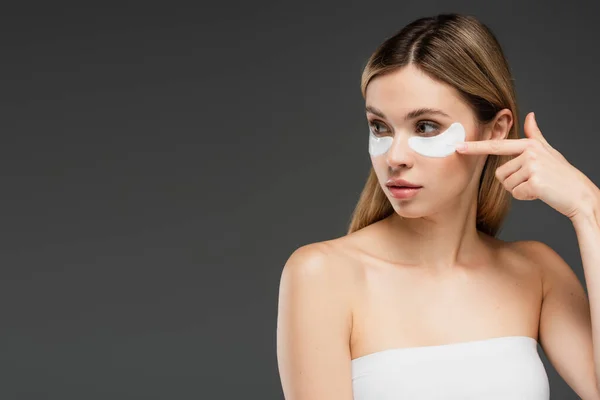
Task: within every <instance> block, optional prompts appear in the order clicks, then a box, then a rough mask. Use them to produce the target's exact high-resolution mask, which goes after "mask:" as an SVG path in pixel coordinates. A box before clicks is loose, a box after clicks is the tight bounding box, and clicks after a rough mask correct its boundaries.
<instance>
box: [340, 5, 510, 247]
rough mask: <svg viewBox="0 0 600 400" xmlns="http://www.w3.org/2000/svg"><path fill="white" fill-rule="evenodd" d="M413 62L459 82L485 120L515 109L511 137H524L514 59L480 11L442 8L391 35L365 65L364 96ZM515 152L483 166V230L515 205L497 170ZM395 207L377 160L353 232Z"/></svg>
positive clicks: (491, 230)
mask: <svg viewBox="0 0 600 400" xmlns="http://www.w3.org/2000/svg"><path fill="white" fill-rule="evenodd" d="M409 64H412V65H413V66H416V67H417V68H419V69H420V70H422V71H423V72H425V73H426V74H428V75H429V76H431V77H432V78H434V79H437V80H439V81H442V82H445V83H447V84H448V85H450V86H452V87H454V88H455V89H456V90H457V91H458V92H459V94H460V95H461V96H462V98H463V99H464V100H465V101H466V103H467V104H469V106H470V107H471V109H472V110H473V111H474V113H475V117H476V119H477V120H478V122H479V124H485V123H487V122H490V121H491V120H492V119H493V118H494V117H495V116H496V114H497V113H498V111H500V110H502V109H504V108H507V109H509V110H510V111H511V112H512V114H513V124H512V127H511V129H510V131H509V133H508V139H517V138H518V137H519V132H518V123H517V121H519V118H518V112H517V111H518V110H517V101H516V94H515V89H514V85H513V78H512V74H511V72H510V68H509V66H508V62H507V60H506V57H505V55H504V52H503V51H502V47H501V46H500V43H499V42H498V40H497V39H496V37H495V36H494V34H493V33H492V31H491V30H490V29H489V28H488V27H487V26H486V25H484V24H483V23H481V22H480V21H479V20H477V19H476V18H475V17H473V16H470V15H461V14H439V15H437V16H434V17H426V18H420V19H417V20H415V21H413V22H411V23H410V24H408V25H407V26H405V27H404V28H403V29H402V30H400V31H399V32H398V33H396V34H395V35H394V36H392V37H390V38H388V39H386V40H385V41H384V42H383V43H382V44H381V45H380V46H379V47H378V48H377V49H376V50H375V52H374V53H373V54H372V55H371V57H370V58H369V60H368V62H367V65H366V66H365V68H364V70H363V73H362V78H361V92H362V95H363V98H366V89H367V85H368V84H369V82H370V81H371V80H372V79H373V78H375V77H376V76H379V75H383V74H386V73H388V72H391V71H395V70H397V69H399V68H402V67H404V66H406V65H409ZM513 157H514V156H509V155H488V158H487V160H486V163H485V165H484V167H483V170H482V172H481V178H480V180H479V189H478V196H477V197H478V198H477V218H476V221H477V222H476V224H477V229H478V230H479V231H482V232H485V233H487V234H489V235H492V236H496V235H497V234H498V232H499V230H500V227H501V226H502V222H503V221H504V218H505V217H506V214H507V213H508V211H509V209H510V205H511V196H510V194H509V193H508V191H506V190H505V189H504V187H503V186H502V184H501V183H500V182H499V181H498V180H497V179H496V177H495V171H496V168H498V167H499V166H500V165H502V164H504V163H505V162H507V161H509V160H510V159H512V158H513ZM393 212H395V211H394V209H393V207H392V205H391V203H390V202H389V200H388V198H387V197H386V195H385V193H384V192H383V190H382V188H381V186H380V184H379V182H378V180H377V176H376V175H375V171H374V170H373V167H372V166H371V170H370V172H369V176H368V178H367V182H366V184H365V186H364V188H363V190H362V192H361V194H360V197H359V200H358V203H357V205H356V207H355V209H354V212H353V213H352V217H351V221H350V224H349V228H348V233H352V232H354V231H357V230H359V229H362V228H364V227H365V226H367V225H370V224H372V223H374V222H377V221H379V220H381V219H384V218H386V217H388V216H389V215H391V214H392V213H393Z"/></svg>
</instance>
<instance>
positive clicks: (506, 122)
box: [490, 108, 513, 139]
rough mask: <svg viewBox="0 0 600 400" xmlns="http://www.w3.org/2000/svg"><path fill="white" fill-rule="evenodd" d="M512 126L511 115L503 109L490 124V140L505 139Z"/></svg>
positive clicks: (506, 109)
mask: <svg viewBox="0 0 600 400" xmlns="http://www.w3.org/2000/svg"><path fill="white" fill-rule="evenodd" d="M512 125H513V115H512V112H511V111H510V110H509V109H508V108H504V109H502V110H500V111H498V113H497V114H496V117H495V118H494V120H493V121H492V123H491V126H490V129H491V137H490V139H506V137H507V136H508V133H509V132H510V128H512Z"/></svg>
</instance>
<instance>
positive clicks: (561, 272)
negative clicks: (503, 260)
mask: <svg viewBox="0 0 600 400" xmlns="http://www.w3.org/2000/svg"><path fill="white" fill-rule="evenodd" d="M510 248H511V250H512V251H514V252H517V253H519V254H520V255H521V256H523V257H524V258H526V259H527V260H528V261H529V262H530V263H531V264H532V265H535V266H536V267H537V268H538V269H539V271H540V274H541V278H542V284H543V288H544V295H545V294H546V293H547V292H548V290H549V289H550V288H551V287H552V286H553V285H554V284H555V283H556V282H557V280H564V279H566V280H569V281H573V279H578V278H577V276H576V275H575V273H574V272H573V270H572V269H571V267H570V266H569V265H568V264H567V263H566V262H565V260H564V259H563V258H562V257H561V256H560V255H559V254H558V253H557V252H556V251H555V250H554V249H553V248H552V247H551V246H549V245H548V244H546V243H544V242H541V241H538V240H520V241H515V242H510Z"/></svg>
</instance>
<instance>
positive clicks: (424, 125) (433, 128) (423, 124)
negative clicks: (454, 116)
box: [417, 121, 439, 135]
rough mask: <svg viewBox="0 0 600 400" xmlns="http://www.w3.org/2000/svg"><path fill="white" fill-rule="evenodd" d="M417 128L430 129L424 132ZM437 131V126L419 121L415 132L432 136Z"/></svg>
mask: <svg viewBox="0 0 600 400" xmlns="http://www.w3.org/2000/svg"><path fill="white" fill-rule="evenodd" d="M419 127H426V128H431V129H430V130H429V131H428V130H427V129H425V130H424V131H422V130H420V129H419ZM438 130H439V126H438V125H437V124H435V123H433V122H424V121H420V122H417V132H419V133H424V134H426V135H427V134H433V133H436V132H437V131H438Z"/></svg>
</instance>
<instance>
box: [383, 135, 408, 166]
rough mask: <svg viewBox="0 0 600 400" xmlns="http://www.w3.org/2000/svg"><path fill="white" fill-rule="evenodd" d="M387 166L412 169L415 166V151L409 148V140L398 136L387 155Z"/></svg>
mask: <svg viewBox="0 0 600 400" xmlns="http://www.w3.org/2000/svg"><path fill="white" fill-rule="evenodd" d="M385 158H386V162H387V164H388V165H389V166H390V167H392V168H395V167H398V166H406V167H412V165H413V164H414V151H413V150H412V149H411V148H410V147H409V146H408V138H407V137H404V136H403V135H396V136H395V137H394V140H393V141H392V145H391V146H390V148H389V149H388V151H387V153H386V155H385Z"/></svg>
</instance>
